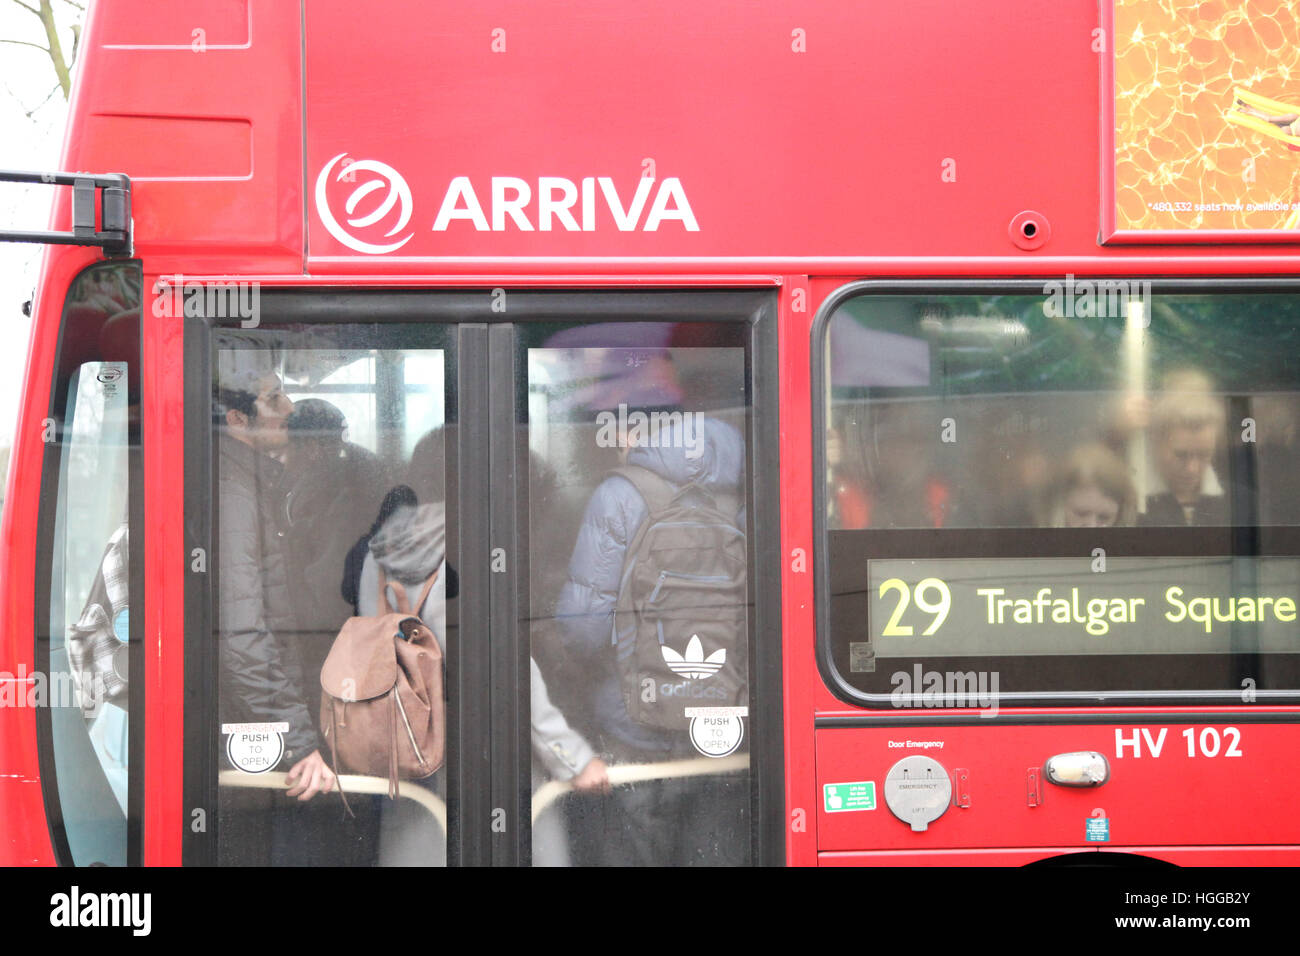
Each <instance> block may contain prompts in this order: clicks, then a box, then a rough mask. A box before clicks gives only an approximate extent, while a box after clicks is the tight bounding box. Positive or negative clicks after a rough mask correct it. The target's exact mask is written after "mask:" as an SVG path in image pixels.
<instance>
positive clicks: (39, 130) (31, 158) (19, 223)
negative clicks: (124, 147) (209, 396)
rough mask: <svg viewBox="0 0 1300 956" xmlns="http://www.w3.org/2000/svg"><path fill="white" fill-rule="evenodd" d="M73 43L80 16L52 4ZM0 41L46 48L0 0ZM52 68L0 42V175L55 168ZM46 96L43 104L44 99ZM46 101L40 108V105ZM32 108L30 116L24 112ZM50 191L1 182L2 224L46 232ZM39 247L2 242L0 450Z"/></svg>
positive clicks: (13, 410)
mask: <svg viewBox="0 0 1300 956" xmlns="http://www.w3.org/2000/svg"><path fill="white" fill-rule="evenodd" d="M55 15H56V17H58V22H59V23H60V24H61V25H62V27H63V29H62V30H61V31H60V39H61V41H62V42H63V43H64V44H65V45H66V46H65V50H66V49H67V48H68V47H70V45H71V34H70V33H69V32H68V29H67V25H68V24H69V23H72V22H73V20H72V18H71V16H70V15H76V16H77V17H80V14H79V13H77V11H75V10H73V9H72V8H71V7H69V6H68V5H66V4H62V3H56V4H55ZM0 38H4V39H10V40H25V41H27V42H29V43H40V44H44V42H45V36H44V33H43V31H42V30H41V25H40V21H38V20H37V19H36V17H34V16H32V14H31V13H29V12H27V11H26V10H24V9H22V7H20V6H19V5H18V4H16V3H9V2H0ZM54 85H55V75H54V67H53V66H52V65H51V63H50V58H49V56H48V55H47V54H45V53H43V52H41V51H40V50H34V49H32V48H30V47H25V46H18V45H15V44H12V43H2V44H0V169H33V170H55V169H58V168H59V153H60V146H61V143H62V140H63V128H64V125H65V123H66V119H67V103H66V102H65V101H64V99H63V94H62V93H61V92H58V91H56V92H55V93H54V95H53V96H49V93H50V91H51V89H52V88H53V87H54ZM47 96H49V99H48V100H47V99H46V97H47ZM42 101H44V105H41V106H39V108H36V107H38V104H41V103H42ZM33 108H36V109H35V112H34V113H33V115H32V116H30V117H28V116H27V115H26V114H27V111H28V110H32V109H33ZM54 193H55V190H54V188H52V187H50V186H16V185H12V184H0V223H4V224H5V227H6V228H13V229H44V228H46V225H47V221H48V218H49V209H50V199H51V198H52V197H53V196H54ZM43 251H44V247H43V246H37V245H30V244H25V243H22V244H20V243H9V242H3V243H0V445H8V444H10V443H11V442H12V439H13V433H14V426H15V423H16V417H17V414H18V402H19V399H20V393H21V390H22V380H23V368H24V366H25V365H26V361H27V339H28V325H29V320H28V319H27V318H26V317H25V316H24V315H23V313H22V303H23V301H24V300H26V299H28V298H30V297H31V293H32V289H33V287H34V286H35V284H36V274H37V270H38V268H39V266H40V258H41V255H42V252H43Z"/></svg>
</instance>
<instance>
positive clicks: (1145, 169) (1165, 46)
mask: <svg viewBox="0 0 1300 956" xmlns="http://www.w3.org/2000/svg"><path fill="white" fill-rule="evenodd" d="M1103 9H1104V10H1105V12H1106V13H1107V14H1109V16H1110V23H1109V24H1108V27H1109V29H1106V30H1104V31H1103V32H1104V38H1105V39H1108V40H1109V42H1110V54H1111V55H1110V56H1109V57H1103V64H1104V66H1103V70H1102V83H1103V90H1102V106H1103V111H1105V110H1106V109H1107V107H1108V106H1109V107H1110V111H1111V115H1110V116H1109V117H1107V118H1104V119H1103V125H1102V168H1103V196H1102V239H1103V241H1107V242H1152V241H1155V242H1171V241H1172V242H1179V241H1182V242H1224V241H1229V242H1277V241H1284V242H1294V241H1298V240H1300V0H1206V2H1197V0H1114V3H1113V7H1112V6H1111V5H1110V4H1105V5H1104V6H1103Z"/></svg>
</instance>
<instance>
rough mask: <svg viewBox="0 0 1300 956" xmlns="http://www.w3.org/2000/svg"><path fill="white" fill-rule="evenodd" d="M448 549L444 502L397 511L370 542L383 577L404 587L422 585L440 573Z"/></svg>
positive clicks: (405, 507) (404, 507) (371, 551)
mask: <svg viewBox="0 0 1300 956" xmlns="http://www.w3.org/2000/svg"><path fill="white" fill-rule="evenodd" d="M446 547H447V516H446V511H445V508H444V505H443V503H442V502H435V503H433V504H428V505H419V506H418V507H411V506H410V505H404V506H403V507H401V508H398V509H397V510H396V511H394V512H393V513H392V515H390V516H389V518H388V520H387V521H385V522H384V526H383V527H382V528H380V529H379V530H378V531H377V532H375V536H374V537H373V538H371V539H370V553H371V554H373V555H374V556H375V560H376V561H378V562H379V566H380V567H381V568H383V569H384V573H385V574H386V575H388V576H389V577H391V578H395V579H397V580H398V581H401V582H402V584H404V585H417V584H423V583H424V582H425V581H427V580H428V579H429V578H430V577H431V576H432V575H433V572H434V571H436V570H438V565H440V564H441V563H442V559H443V555H444V552H445V550H446Z"/></svg>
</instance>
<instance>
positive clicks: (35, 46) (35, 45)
mask: <svg viewBox="0 0 1300 956" xmlns="http://www.w3.org/2000/svg"><path fill="white" fill-rule="evenodd" d="M0 43H15V44H17V45H18V46H29V47H32V48H33V49H35V50H40V51H41V52H42V53H49V52H50V51H49V50H47V49H46V48H45V47H43V46H41V45H40V44H39V43H28V42H27V41H26V40H7V39H4V38H0Z"/></svg>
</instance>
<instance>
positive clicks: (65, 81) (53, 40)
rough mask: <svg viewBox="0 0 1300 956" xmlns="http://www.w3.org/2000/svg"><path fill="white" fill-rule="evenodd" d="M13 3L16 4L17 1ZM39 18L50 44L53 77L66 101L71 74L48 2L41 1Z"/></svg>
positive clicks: (52, 10) (70, 89)
mask: <svg viewBox="0 0 1300 956" xmlns="http://www.w3.org/2000/svg"><path fill="white" fill-rule="evenodd" d="M14 2H15V3H17V2H19V0H14ZM39 16H40V18H41V24H42V25H43V26H44V27H45V39H46V40H47V41H49V44H50V60H51V61H52V62H53V63H54V75H55V76H57V77H58V78H59V86H61V87H63V98H64V99H65V100H66V99H67V98H68V97H69V96H70V95H71V93H72V73H71V72H70V71H69V70H68V63H67V61H66V60H65V59H64V58H63V47H62V46H61V45H60V44H59V28H58V25H57V24H56V23H55V22H54V8H53V7H52V6H50V0H41V12H40V14H39Z"/></svg>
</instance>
